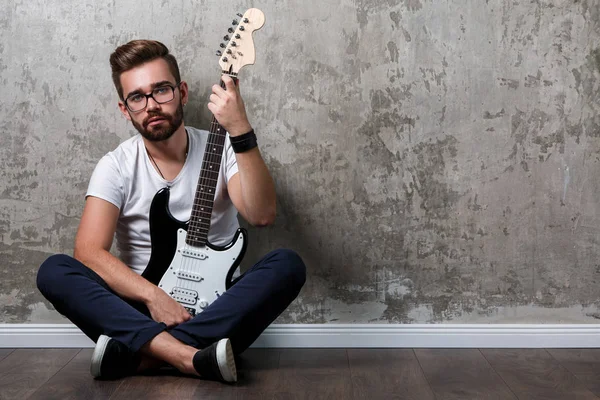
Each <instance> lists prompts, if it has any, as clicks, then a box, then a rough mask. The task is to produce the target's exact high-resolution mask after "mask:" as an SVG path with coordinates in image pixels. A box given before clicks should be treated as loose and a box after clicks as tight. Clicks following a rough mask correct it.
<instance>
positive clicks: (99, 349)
mask: <svg viewBox="0 0 600 400" xmlns="http://www.w3.org/2000/svg"><path fill="white" fill-rule="evenodd" d="M109 340H110V338H109V337H108V336H106V335H100V337H99V338H98V342H97V343H96V347H95V348H94V353H92V364H91V365H90V373H91V374H92V376H93V377H94V378H98V377H100V369H101V368H100V367H101V366H102V358H103V357H104V352H105V351H106V345H107V344H108V341H109Z"/></svg>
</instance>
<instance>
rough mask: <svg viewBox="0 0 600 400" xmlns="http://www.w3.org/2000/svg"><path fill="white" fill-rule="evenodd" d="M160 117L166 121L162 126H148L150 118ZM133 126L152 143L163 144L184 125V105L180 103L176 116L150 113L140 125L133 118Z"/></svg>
mask: <svg viewBox="0 0 600 400" xmlns="http://www.w3.org/2000/svg"><path fill="white" fill-rule="evenodd" d="M155 117H160V118H163V119H164V121H163V122H162V123H161V124H160V125H155V126H148V121H149V120H150V118H155ZM131 122H132V123H133V126H134V127H135V129H136V130H137V131H138V132H139V133H140V134H141V135H142V136H143V137H144V138H146V139H148V140H149V141H151V142H162V141H163V140H167V139H168V138H170V137H171V136H173V134H174V133H175V131H176V130H177V129H179V127H180V126H181V124H182V123H183V104H181V101H180V102H179V106H177V110H176V111H175V114H174V115H170V114H165V113H162V112H152V113H148V115H147V116H146V118H145V119H144V121H142V123H141V124H140V123H139V122H137V121H136V120H134V119H133V118H132V119H131Z"/></svg>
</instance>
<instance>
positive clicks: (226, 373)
mask: <svg viewBox="0 0 600 400" xmlns="http://www.w3.org/2000/svg"><path fill="white" fill-rule="evenodd" d="M216 353H217V364H219V371H221V376H222V377H223V380H224V381H225V382H237V369H236V367H235V358H234V357H233V350H232V349H231V342H230V341H229V339H221V340H220V341H219V343H217V352H216Z"/></svg>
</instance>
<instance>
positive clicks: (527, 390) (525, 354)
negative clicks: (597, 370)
mask: <svg viewBox="0 0 600 400" xmlns="http://www.w3.org/2000/svg"><path fill="white" fill-rule="evenodd" d="M482 353H483V355H484V356H485V358H486V359H487V360H488V361H489V363H490V364H491V365H492V367H493V368H494V369H495V370H496V372H498V374H499V375H500V376H501V377H502V379H504V381H505V382H506V384H507V385H508V386H509V387H510V388H511V390H512V391H513V392H514V393H515V394H516V395H517V396H518V397H519V398H526V399H540V400H541V399H543V400H572V399H581V400H587V399H590V400H597V399H598V398H597V397H596V396H595V395H594V394H593V393H592V392H590V391H589V390H588V389H587V388H586V387H585V386H584V385H583V383H582V382H581V381H579V380H577V378H576V377H575V375H573V374H572V373H571V372H569V371H568V370H567V369H566V368H565V367H563V366H562V365H560V363H559V362H558V361H557V360H555V359H554V358H553V357H552V356H551V355H550V354H549V353H548V352H547V351H546V350H544V349H484V350H482Z"/></svg>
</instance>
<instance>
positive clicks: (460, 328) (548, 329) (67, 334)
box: [0, 324, 600, 348]
mask: <svg viewBox="0 0 600 400" xmlns="http://www.w3.org/2000/svg"><path fill="white" fill-rule="evenodd" d="M93 346H94V343H93V342H92V341H91V340H90V339H88V338H87V337H86V336H85V335H84V334H83V333H82V332H81V331H80V330H79V329H78V328H77V327H76V326H74V325H70V324H0V348H2V347H4V348H16V347H38V348H40V347H42V348H59V347H75V348H79V347H93ZM252 347H271V348H293V347H347V348H359V347H385V348H394V347H398V348H400V347H405V348H435V347H437V348H568V347H570V348H582V347H585V348H591V347H600V325H587V324H586V325H543V324H531V325H493V324H485V325H483V324H482V325H455V324H452V325H450V324H438V325H387V324H385V325H381V324H339V325H338V324H314V325H310V324H307V325H303V324H294V325H283V324H282V325H271V326H270V327H269V328H267V329H266V330H265V332H264V333H263V334H262V335H261V336H260V337H259V338H258V339H257V340H256V342H255V343H254V344H253V345H252Z"/></svg>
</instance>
